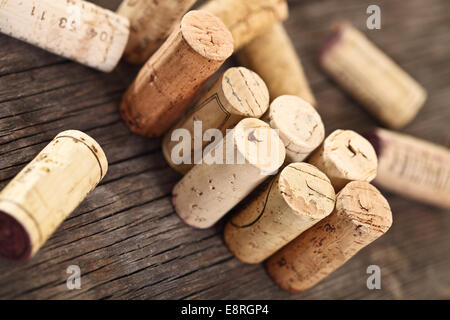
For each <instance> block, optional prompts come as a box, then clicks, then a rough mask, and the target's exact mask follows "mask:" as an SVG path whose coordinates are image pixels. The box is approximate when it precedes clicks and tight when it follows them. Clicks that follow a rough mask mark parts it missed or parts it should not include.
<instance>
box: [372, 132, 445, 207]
mask: <svg viewBox="0 0 450 320" xmlns="http://www.w3.org/2000/svg"><path fill="white" fill-rule="evenodd" d="M368 139H369V141H371V142H372V144H373V145H374V147H375V149H376V151H377V154H378V174H377V177H376V178H375V180H374V183H375V184H376V185H378V186H380V187H381V188H383V189H386V190H389V191H392V192H395V193H398V194H400V195H403V196H405V197H408V198H411V199H415V200H418V201H421V202H425V203H428V204H432V205H435V206H439V207H442V208H447V209H450V150H449V149H448V148H446V147H443V146H439V145H436V144H433V143H431V142H428V141H424V140H421V139H417V138H415V137H411V136H408V135H404V134H400V133H396V132H392V131H388V130H384V129H380V128H377V129H376V130H375V131H373V132H372V133H371V134H369V135H368Z"/></svg>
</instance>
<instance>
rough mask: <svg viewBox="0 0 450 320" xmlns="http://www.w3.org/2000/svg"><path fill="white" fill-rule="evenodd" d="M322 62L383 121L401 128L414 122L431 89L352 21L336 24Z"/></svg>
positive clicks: (337, 79)
mask: <svg viewBox="0 0 450 320" xmlns="http://www.w3.org/2000/svg"><path fill="white" fill-rule="evenodd" d="M320 64H321V65H322V67H323V69H324V70H325V71H326V72H327V73H328V74H329V75H330V76H331V77H332V78H333V79H334V80H335V81H336V82H337V83H338V84H340V85H341V86H342V87H343V88H344V89H345V90H346V91H347V92H348V93H349V94H350V95H352V96H353V97H354V98H355V99H356V100H358V101H359V102H360V103H361V104H362V105H363V106H364V107H366V108H367V110H368V111H369V112H371V113H372V114H373V115H374V116H375V117H377V118H378V119H379V120H380V121H381V122H383V123H384V124H385V125H387V126H389V127H391V128H396V129H398V128H401V127H403V126H405V125H406V124H408V123H409V122H411V121H412V120H413V119H414V117H415V116H416V114H417V113H418V112H419V110H420V108H421V107H422V106H423V104H424V103H425V100H426V98H427V93H426V91H425V89H424V88H423V87H422V86H421V85H420V84H418V83H417V82H416V81H415V80H414V79H413V78H412V77H411V76H410V75H408V74H407V73H406V72H405V71H403V70H402V69H401V68H400V67H399V66H398V65H397V64H396V63H395V62H394V61H393V60H392V59H391V58H389V57H388V56H386V54H384V53H383V52H382V51H381V50H380V49H378V48H377V47H376V46H375V45H374V44H373V43H372V42H370V40H369V39H367V38H366V37H365V36H364V34H362V33H361V32H359V31H358V30H356V29H355V28H353V27H352V26H351V25H350V24H348V23H341V24H339V25H338V26H337V27H336V30H335V33H334V35H333V37H332V39H331V40H330V41H329V42H328V43H327V44H326V45H325V47H324V49H323V51H322V53H321V57H320Z"/></svg>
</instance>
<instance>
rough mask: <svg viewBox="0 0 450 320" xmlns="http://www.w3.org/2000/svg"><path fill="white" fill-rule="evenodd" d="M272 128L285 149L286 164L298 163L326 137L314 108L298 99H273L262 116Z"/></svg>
mask: <svg viewBox="0 0 450 320" xmlns="http://www.w3.org/2000/svg"><path fill="white" fill-rule="evenodd" d="M264 120H267V121H268V123H269V124H270V126H271V127H272V128H273V129H278V130H279V135H280V138H281V140H283V142H284V146H285V147H286V161H287V162H301V161H303V160H304V159H305V158H306V157H307V156H308V155H309V154H310V153H311V152H312V151H314V150H315V149H316V148H317V147H318V146H319V145H320V144H321V143H322V141H323V139H324V137H325V128H324V125H323V122H322V118H321V117H320V115H319V113H318V112H317V111H316V109H315V108H314V107H313V106H311V105H310V104H309V103H308V102H306V101H305V100H303V99H302V98H299V97H297V96H289V95H284V96H280V97H278V98H276V99H275V100H274V101H273V102H272V103H271V104H270V109H269V112H268V113H267V115H266V116H264Z"/></svg>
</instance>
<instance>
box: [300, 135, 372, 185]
mask: <svg viewBox="0 0 450 320" xmlns="http://www.w3.org/2000/svg"><path fill="white" fill-rule="evenodd" d="M308 162H309V163H310V164H312V165H314V166H316V167H317V168H318V169H319V170H321V171H323V172H324V173H325V174H326V175H327V176H328V178H330V180H331V183H332V184H333V187H334V190H336V192H337V191H339V190H341V189H342V188H343V187H344V186H345V185H346V184H347V183H349V182H350V181H353V180H358V181H367V182H370V181H372V180H373V179H374V178H375V176H376V175H377V162H378V160H377V155H376V153H375V150H374V148H373V147H372V145H371V143H370V142H369V141H367V140H366V139H365V138H363V137H362V136H360V135H359V134H357V133H356V132H354V131H352V130H336V131H334V132H333V133H332V134H330V135H329V136H328V137H327V138H326V139H325V141H324V142H323V143H322V145H321V146H320V147H319V148H318V149H317V150H316V151H314V152H313V153H312V154H311V156H310V157H309V159H308Z"/></svg>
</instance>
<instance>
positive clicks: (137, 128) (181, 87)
mask: <svg viewBox="0 0 450 320" xmlns="http://www.w3.org/2000/svg"><path fill="white" fill-rule="evenodd" d="M232 53H233V37H232V36H231V33H230V32H229V31H228V29H227V27H225V25H224V24H223V23H222V22H221V21H220V19H219V18H217V17H215V16H214V15H213V14H211V13H208V12H207V11H197V10H194V11H189V12H188V13H187V14H185V15H184V17H183V19H182V21H181V24H180V25H179V27H177V28H176V29H175V30H174V32H173V33H172V34H171V35H170V36H169V38H168V39H167V40H166V42H164V44H163V45H162V46H161V47H160V48H159V49H158V51H156V52H155V54H154V55H153V56H152V57H151V58H150V59H149V60H148V61H147V63H146V64H145V65H144V67H143V68H142V69H141V71H140V72H139V74H138V76H137V78H136V79H135V80H134V82H133V84H132V85H131V86H130V88H129V89H128V91H127V92H126V93H125V95H124V97H123V100H122V104H121V106H120V112H121V115H122V117H123V119H124V120H125V122H126V124H127V125H128V127H129V128H130V129H131V131H133V132H135V133H137V134H140V135H144V136H147V137H159V136H161V135H163V134H164V133H165V132H166V131H167V130H168V129H169V128H170V127H171V126H172V125H173V124H174V122H175V121H176V120H178V118H179V117H180V116H181V115H182V114H183V112H184V111H185V110H186V108H187V107H188V106H189V104H190V103H191V102H192V100H193V98H194V97H195V95H196V93H197V92H198V91H199V89H200V88H201V86H202V85H203V84H204V82H205V81H206V80H207V79H208V78H209V77H210V76H211V75H212V74H213V73H214V72H215V71H216V70H217V69H219V67H220V66H221V65H222V64H223V62H224V61H225V60H226V59H227V58H228V57H229V56H231V54H232Z"/></svg>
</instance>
